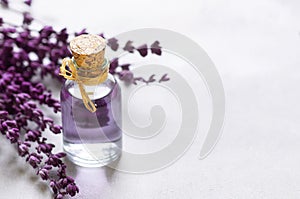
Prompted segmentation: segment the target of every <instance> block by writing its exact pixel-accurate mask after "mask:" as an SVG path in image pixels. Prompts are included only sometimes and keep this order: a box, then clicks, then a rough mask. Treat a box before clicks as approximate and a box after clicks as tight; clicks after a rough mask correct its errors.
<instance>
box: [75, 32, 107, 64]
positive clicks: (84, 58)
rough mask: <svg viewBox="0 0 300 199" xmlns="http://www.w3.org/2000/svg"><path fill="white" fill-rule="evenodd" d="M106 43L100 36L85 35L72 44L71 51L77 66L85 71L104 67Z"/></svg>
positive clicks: (76, 38)
mask: <svg viewBox="0 0 300 199" xmlns="http://www.w3.org/2000/svg"><path fill="white" fill-rule="evenodd" d="M105 47H106V41H105V39H103V38H102V37H100V36H98V35H92V34H83V35H80V36H78V37H75V38H74V39H72V40H71V42H70V49H71V52H72V54H73V57H74V59H75V61H76V64H77V65H78V66H79V67H82V68H84V69H93V68H95V67H99V66H102V64H103V62H104V53H105Z"/></svg>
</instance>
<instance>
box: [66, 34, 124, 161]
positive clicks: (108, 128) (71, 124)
mask: <svg viewBox="0 0 300 199" xmlns="http://www.w3.org/2000/svg"><path fill="white" fill-rule="evenodd" d="M104 44H105V43H104V40H103V38H101V37H99V36H96V35H81V36H78V37H76V38H75V39H73V40H72V41H71V44H70V47H71V51H72V54H73V59H67V61H65V64H63V65H62V67H61V74H62V75H63V76H64V77H65V78H66V79H67V81H66V82H65V84H64V86H63V88H62V90H61V108H62V127H63V145H64V150H65V151H66V153H67V154H68V157H69V159H70V160H71V161H73V162H74V163H75V164H78V165H80V166H86V167H97V166H103V165H107V164H109V163H111V162H112V161H114V160H116V159H118V157H119V156H120V154H121V148H122V131H121V124H122V118H121V117H122V114H121V92H120V87H119V85H118V83H117V81H116V79H115V78H114V77H113V76H112V75H111V74H109V73H108V71H109V70H108V69H109V62H108V60H107V59H105V58H104V50H105V45H104ZM63 63H64V62H63ZM70 74H71V75H70Z"/></svg>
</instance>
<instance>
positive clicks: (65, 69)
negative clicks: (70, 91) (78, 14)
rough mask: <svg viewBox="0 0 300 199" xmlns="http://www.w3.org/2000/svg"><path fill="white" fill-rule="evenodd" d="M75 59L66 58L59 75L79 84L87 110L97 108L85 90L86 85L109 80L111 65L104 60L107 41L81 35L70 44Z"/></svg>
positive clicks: (91, 110)
mask: <svg viewBox="0 0 300 199" xmlns="http://www.w3.org/2000/svg"><path fill="white" fill-rule="evenodd" d="M70 47H71V51H72V54H73V58H72V59H71V58H68V57H67V58H64V59H63V60H62V65H61V67H60V73H59V75H61V76H63V77H64V78H65V79H68V80H73V81H75V82H76V83H77V84H78V87H79V90H80V93H81V97H82V101H83V104H84V106H85V107H86V109H88V110H89V111H90V112H92V113H94V112H95V111H96V110H97V108H96V106H95V104H94V103H93V102H92V100H91V99H90V97H89V95H88V93H87V92H86V90H85V87H84V86H85V85H87V86H92V85H98V84H100V83H102V82H104V81H105V80H106V79H107V76H108V72H109V63H108V61H107V60H106V59H104V50H105V40H104V39H103V38H101V37H100V36H98V35H89V34H86V35H80V36H78V37H75V38H74V39H73V40H72V41H71V43H70Z"/></svg>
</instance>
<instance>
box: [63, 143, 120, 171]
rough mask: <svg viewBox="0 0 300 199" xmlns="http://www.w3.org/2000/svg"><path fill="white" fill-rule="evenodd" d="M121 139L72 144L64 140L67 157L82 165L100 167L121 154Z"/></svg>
mask: <svg viewBox="0 0 300 199" xmlns="http://www.w3.org/2000/svg"><path fill="white" fill-rule="evenodd" d="M121 142H122V140H119V141H116V142H109V143H92V144H83V143H79V144H74V143H70V142H66V141H64V151H65V152H66V153H67V156H68V158H69V159H70V160H71V161H72V162H73V163H74V164H76V165H79V166H82V167H102V166H105V165H108V164H110V163H112V162H114V161H116V160H117V159H119V157H120V156H121V152H122V150H121V148H122V143H121Z"/></svg>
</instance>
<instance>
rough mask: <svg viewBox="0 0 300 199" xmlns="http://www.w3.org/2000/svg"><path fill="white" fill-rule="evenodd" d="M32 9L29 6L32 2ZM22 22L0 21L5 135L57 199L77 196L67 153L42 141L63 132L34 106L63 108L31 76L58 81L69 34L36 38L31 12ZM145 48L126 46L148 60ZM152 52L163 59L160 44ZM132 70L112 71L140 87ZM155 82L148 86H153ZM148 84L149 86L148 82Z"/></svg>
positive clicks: (0, 120)
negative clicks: (48, 134) (53, 172)
mask: <svg viewBox="0 0 300 199" xmlns="http://www.w3.org/2000/svg"><path fill="white" fill-rule="evenodd" d="M6 2H7V6H8V1H5V0H1V1H0V3H1V4H3V3H6ZM25 3H26V1H25ZM27 4H29V5H30V4H31V1H28V2H27ZM5 5H6V4H5ZM23 18H24V19H23V25H22V26H17V25H13V24H7V23H6V25H8V27H4V26H3V24H5V22H4V21H3V18H1V17H0V47H1V50H0V55H1V56H0V57H1V58H0V73H1V74H0V77H1V79H0V93H1V98H0V124H1V125H0V132H1V133H2V134H5V136H6V137H7V139H9V140H10V141H11V143H13V144H16V145H17V147H18V153H19V155H20V156H22V157H25V158H26V161H27V162H28V163H29V164H30V165H31V166H32V167H33V168H36V169H37V174H38V175H39V176H40V177H41V178H42V179H43V180H48V181H49V182H50V183H49V184H50V187H51V188H52V190H53V192H54V194H55V198H62V197H63V196H64V195H67V194H69V195H71V196H74V195H75V194H76V193H78V191H79V190H78V187H77V186H76V184H75V182H74V180H73V179H72V178H71V177H68V176H67V175H66V166H65V165H64V164H63V162H62V161H61V158H63V157H64V156H65V154H64V153H58V154H52V149H53V148H54V144H51V143H47V142H46V141H47V139H46V138H45V137H44V136H42V132H43V131H44V130H45V129H46V128H49V129H50V130H51V131H52V132H53V133H55V134H56V133H60V132H61V127H60V126H58V125H55V124H53V121H52V120H51V119H48V118H45V117H44V116H43V113H42V111H41V110H40V109H38V108H37V106H38V105H37V104H35V103H34V101H36V102H39V103H40V104H44V105H46V106H48V107H52V108H53V111H54V112H58V111H60V104H59V102H58V101H57V100H55V99H54V98H53V97H52V96H51V92H49V91H47V90H46V86H45V85H44V84H43V83H38V82H32V77H34V76H40V77H42V78H43V77H44V76H46V75H48V74H50V75H51V76H52V77H53V78H57V79H59V76H58V67H57V66H58V65H60V61H61V58H63V57H66V56H70V52H69V51H68V49H67V45H68V38H69V33H68V32H67V29H62V30H61V31H59V32H56V31H54V30H53V28H52V27H51V26H45V27H44V28H43V29H41V30H40V31H38V33H39V35H37V36H33V34H32V32H34V30H32V29H30V28H29V25H30V24H31V22H32V21H33V20H34V18H33V17H32V16H31V15H30V13H23ZM83 33H87V32H86V30H85V29H83V30H82V31H81V32H79V33H77V34H75V35H79V34H83ZM108 42H109V46H110V47H111V48H112V50H118V48H119V44H118V43H117V40H116V39H114V38H112V39H108ZM146 48H147V45H145V44H144V45H142V46H140V47H137V48H135V47H133V46H132V42H131V44H130V45H129V44H128V42H127V44H126V46H125V47H124V48H123V49H124V50H127V51H128V52H130V53H133V52H134V50H136V51H137V52H138V53H139V54H140V55H141V56H146V55H147V54H148V48H147V49H146ZM155 48H157V49H156V50H155ZM150 50H151V52H152V53H154V54H157V55H160V54H161V50H160V47H159V43H158V42H157V41H156V42H154V43H153V44H152V45H151V48H150ZM32 56H35V57H36V58H32ZM129 66H130V64H124V65H121V66H119V65H117V66H116V67H115V69H114V70H116V69H117V68H118V67H121V68H122V71H121V72H118V73H117V72H115V71H113V72H115V74H116V75H118V76H119V77H120V79H121V80H124V81H129V82H132V83H135V82H136V80H137V79H138V78H134V80H135V81H132V80H133V74H132V72H131V71H130V70H129ZM12 77H15V78H14V79H13V81H9V80H11V79H12ZM153 77H154V76H152V77H151V78H150V79H149V80H148V83H149V82H152V81H153ZM60 80H61V79H60ZM143 82H146V83H147V81H145V80H143ZM6 94H7V95H6ZM12 118H14V119H12ZM30 122H34V123H35V124H36V126H37V128H35V129H30V128H29V126H28V123H30ZM22 133H23V134H25V135H24V138H25V140H21V137H23V136H20V135H21V134H22ZM54 168H57V176H56V178H55V176H54V177H53V176H51V175H49V173H50V170H53V169H54Z"/></svg>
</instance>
